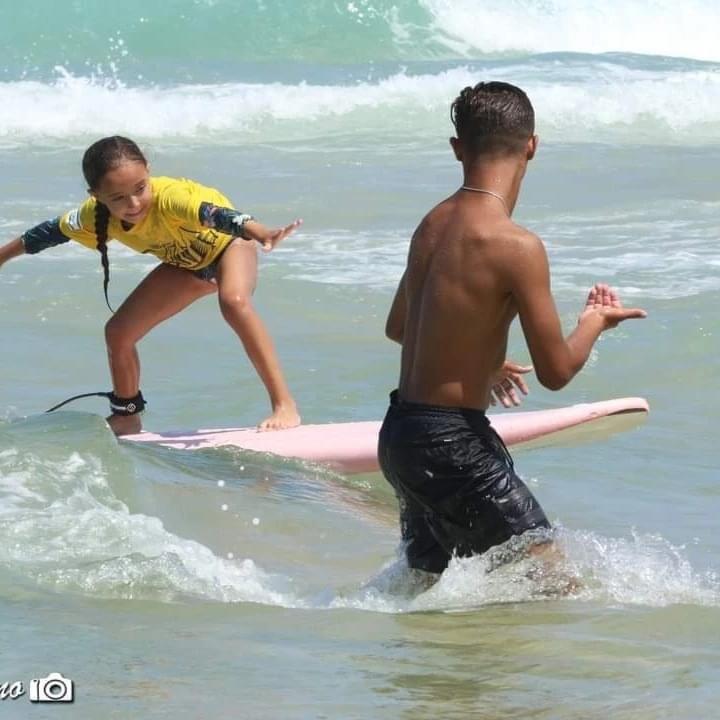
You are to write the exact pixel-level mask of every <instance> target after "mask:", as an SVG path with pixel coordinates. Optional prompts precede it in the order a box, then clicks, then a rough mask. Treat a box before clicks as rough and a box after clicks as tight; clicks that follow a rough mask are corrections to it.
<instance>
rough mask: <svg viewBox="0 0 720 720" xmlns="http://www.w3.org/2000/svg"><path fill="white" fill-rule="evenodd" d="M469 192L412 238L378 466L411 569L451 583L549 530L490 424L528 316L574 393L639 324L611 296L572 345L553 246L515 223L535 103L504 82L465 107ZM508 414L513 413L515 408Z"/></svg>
mask: <svg viewBox="0 0 720 720" xmlns="http://www.w3.org/2000/svg"><path fill="white" fill-rule="evenodd" d="M451 115H452V120H453V123H454V125H455V129H456V133H457V137H453V138H451V139H450V144H451V145H452V148H453V151H454V152H455V156H456V158H457V159H458V160H459V161H460V162H461V163H462V166H463V184H462V187H461V188H459V189H458V190H457V191H456V192H455V193H454V194H453V195H451V196H450V197H449V198H447V199H446V200H444V201H442V202H441V203H440V204H439V205H437V206H436V207H435V208H433V209H432V210H431V211H430V212H429V213H428V214H427V215H426V216H425V217H424V218H423V220H422V221H421V223H420V225H419V226H418V228H417V229H416V231H415V234H414V235H413V238H412V242H411V245H410V252H409V256H408V262H407V267H406V270H405V273H404V274H403V277H402V279H401V280H400V284H399V287H398V289H397V293H396V295H395V299H394V301H393V304H392V308H391V310H390V314H389V316H388V320H387V327H386V333H387V336H388V337H389V338H390V339H392V340H395V341H396V342H398V343H400V344H401V345H402V359H401V370H400V382H399V386H398V389H397V390H396V391H394V392H393V393H392V394H391V402H390V407H389V409H388V412H387V415H386V417H385V420H384V422H383V426H382V429H381V431H380V440H379V449H378V454H379V460H380V465H381V467H382V470H383V473H384V475H385V477H386V478H387V480H388V481H389V482H390V483H391V484H392V485H393V487H394V489H395V491H396V493H397V495H398V499H399V501H400V522H401V530H402V537H403V540H404V541H405V547H406V554H407V559H408V564H409V566H410V567H411V568H416V569H420V570H424V571H427V572H432V573H441V572H442V571H443V570H444V569H445V568H446V567H447V564H448V562H449V560H450V558H451V556H452V555H458V556H461V557H462V556H469V555H474V554H479V553H483V552H485V551H486V550H488V549H489V548H491V547H493V546H495V545H499V544H501V543H503V542H505V541H507V540H509V539H510V538H511V537H512V536H513V535H522V534H523V533H525V532H526V531H528V530H533V529H538V531H539V532H538V533H533V534H532V535H531V536H530V537H534V536H536V535H537V537H538V540H537V543H538V544H543V543H547V542H548V541H549V538H550V530H549V529H550V524H549V522H548V520H547V518H546V516H545V513H544V512H543V510H542V508H541V507H540V505H539V503H538V502H537V500H536V499H535V498H534V497H533V495H532V493H531V492H530V491H529V490H528V489H527V487H526V486H525V485H524V483H523V482H522V480H520V478H519V477H518V476H517V475H516V474H515V471H514V469H513V462H512V459H511V457H510V455H509V453H508V451H507V449H506V448H505V446H504V444H503V443H502V440H500V438H499V437H498V435H497V434H496V433H495V431H494V430H493V429H492V427H491V426H490V424H489V422H488V419H487V417H486V415H485V411H486V409H487V407H488V405H489V403H490V402H491V395H492V394H493V392H495V394H497V391H498V390H499V391H500V392H501V393H505V396H506V397H507V395H508V393H512V392H513V388H512V383H513V382H515V383H516V384H518V375H517V366H512V365H511V364H510V363H508V362H506V358H505V353H506V350H507V341H508V331H509V328H510V325H511V323H512V321H513V320H514V318H515V316H519V318H520V323H521V325H522V330H523V333H524V335H525V340H526V342H527V345H528V348H529V351H530V356H531V358H532V362H533V365H534V368H535V372H536V374H537V377H538V379H539V380H540V382H541V383H542V384H543V385H544V386H545V387H547V388H549V389H551V390H559V389H560V388H562V387H564V386H565V385H567V383H568V382H570V380H571V379H572V378H573V377H574V376H575V374H576V373H577V372H578V371H579V370H580V369H581V368H582V367H583V365H584V364H585V361H586V360H587V358H588V355H589V354H590V350H591V349H592V346H593V344H594V343H595V341H596V340H597V338H598V337H599V336H600V334H601V333H602V332H603V331H605V330H608V329H610V328H614V327H616V326H617V325H618V323H620V322H622V321H623V320H627V319H630V318H642V317H645V312H644V311H643V310H640V309H628V308H624V307H623V306H622V304H621V303H620V299H619V298H618V296H617V294H616V293H615V292H614V291H613V290H611V289H610V288H609V287H608V286H607V285H602V284H597V285H595V286H594V287H593V288H592V289H591V290H590V292H589V295H588V298H587V302H586V304H585V307H584V308H583V309H582V312H581V313H580V317H579V319H578V323H577V326H576V327H575V329H574V330H573V331H572V332H571V333H570V334H569V335H568V336H567V337H564V336H563V333H562V328H561V325H560V319H559V317H558V313H557V309H556V307H555V303H554V300H553V297H552V294H551V292H550V274H549V269H548V260H547V256H546V253H545V248H544V246H543V243H542V241H541V240H540V238H538V237H537V236H536V235H534V234H533V233H531V232H529V231H528V230H526V229H525V228H522V227H520V226H519V225H516V224H515V223H514V222H513V221H512V220H511V217H510V216H511V214H512V211H513V209H514V207H515V203H516V202H517V198H518V193H519V191H520V186H521V184H522V180H523V177H524V175H525V170H526V168H527V164H528V162H529V161H530V160H531V159H532V158H533V156H534V155H535V152H536V150H537V146H538V138H537V136H536V135H535V122H534V111H533V108H532V105H531V104H530V101H529V100H528V98H527V96H526V95H525V93H524V92H523V91H522V90H520V89H519V88H517V87H514V86H513V85H509V84H507V83H501V82H488V83H479V84H478V85H476V86H475V87H466V88H465V89H464V90H463V91H462V92H461V93H460V95H459V97H458V98H457V99H456V100H455V101H454V102H453V104H452V111H451ZM503 404H506V403H503Z"/></svg>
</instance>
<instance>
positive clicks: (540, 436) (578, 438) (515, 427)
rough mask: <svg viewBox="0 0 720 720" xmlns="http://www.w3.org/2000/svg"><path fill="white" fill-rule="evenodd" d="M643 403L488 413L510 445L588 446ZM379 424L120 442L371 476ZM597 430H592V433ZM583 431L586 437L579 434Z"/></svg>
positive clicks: (639, 412) (627, 422)
mask: <svg viewBox="0 0 720 720" xmlns="http://www.w3.org/2000/svg"><path fill="white" fill-rule="evenodd" d="M649 409H650V408H649V405H648V402H647V400H645V399H644V398H638V397H628V398H616V399H613V400H603V401H600V402H592V403H582V404H578V405H569V406H567V407H561V408H553V409H550V410H530V411H522V412H517V411H507V412H505V413H502V414H498V413H490V414H489V415H488V417H489V418H490V422H491V424H492V426H493V427H494V428H495V430H496V431H497V432H498V433H499V435H500V436H501V437H502V439H503V441H504V442H505V444H506V445H508V446H514V447H542V446H547V445H553V444H558V441H560V443H562V442H568V441H569V442H570V443H576V442H586V441H587V440H588V439H593V438H592V433H588V432H587V430H588V428H590V426H597V430H598V431H599V435H600V436H607V435H608V434H613V433H614V432H618V431H621V430H627V429H630V428H631V427H635V426H637V425H639V424H640V423H641V422H643V421H644V419H645V418H646V416H647V414H648V412H649ZM380 424H381V423H380V422H379V421H375V420H373V421H366V422H348V423H327V424H321V425H300V426H299V427H296V428H291V429H288V430H276V431H268V432H259V431H258V430H257V429H256V428H208V429H199V430H190V431H170V432H161V433H153V432H142V433H138V434H137V435H125V436H124V437H122V438H121V439H122V440H124V441H130V442H138V443H155V444H157V445H162V446H164V447H170V448H177V449H180V450H202V449H206V448H220V447H234V448H238V449H240V450H252V451H254V452H263V453H271V454H273V455H279V456H281V457H286V458H296V459H300V460H307V461H310V462H314V463H320V464H322V465H328V466H329V467H331V468H333V469H335V470H338V471H340V472H343V473H347V474H355V473H365V472H375V471H377V470H378V469H379V467H378V461H377V439H378V432H379V430H380ZM593 429H595V428H593ZM581 431H585V432H581Z"/></svg>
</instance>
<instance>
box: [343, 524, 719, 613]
mask: <svg viewBox="0 0 720 720" xmlns="http://www.w3.org/2000/svg"><path fill="white" fill-rule="evenodd" d="M516 544H517V539H512V540H511V541H509V542H508V543H506V545H505V546H504V547H500V548H494V549H493V550H491V551H490V552H488V553H486V554H485V555H483V556H478V557H471V558H454V559H453V560H452V561H451V562H450V565H449V566H448V569H447V570H446V571H445V572H444V573H443V574H442V575H441V576H440V579H439V580H438V581H437V582H436V583H434V584H432V582H431V579H430V578H429V577H428V576H427V575H426V574H424V573H418V572H417V571H410V570H408V568H407V565H406V563H405V561H404V559H402V558H399V559H397V560H396V561H395V562H393V563H391V564H390V565H388V566H387V567H386V568H384V569H383V570H382V571H381V572H380V573H379V574H378V575H377V576H376V577H375V578H373V579H372V580H370V582H368V584H367V585H366V586H365V587H364V588H362V589H361V590H359V591H358V592H356V593H354V594H349V595H346V596H339V597H337V598H335V599H334V600H333V601H332V603H331V606H332V607H351V608H356V609H364V610H372V611H376V612H387V613H398V612H427V611H443V612H453V611H467V610H472V609H476V608H479V607H483V606H487V605H494V604H498V603H517V602H538V601H547V600H548V599H562V600H564V601H567V602H571V601H572V602H577V601H585V602H597V603H602V604H605V605H617V604H621V605H638V606H647V607H666V606H669V605H676V604H689V605H700V606H711V607H717V606H720V577H718V575H717V573H715V572H714V571H707V572H704V573H700V572H697V571H696V570H694V569H693V567H692V565H691V563H690V561H689V560H688V558H687V556H686V554H685V551H684V549H683V548H679V547H676V546H674V545H672V544H671V543H670V542H668V541H667V540H665V539H664V538H662V537H661V536H659V535H641V534H638V533H636V532H633V533H632V535H631V537H629V538H606V537H603V536H601V535H599V534H597V533H592V532H588V531H568V530H566V529H563V528H558V534H557V544H558V547H559V549H560V551H561V557H560V559H558V560H557V561H556V562H553V563H546V562H544V561H542V560H539V559H537V558H528V557H520V559H518V560H516V561H515V562H511V563H508V564H503V565H499V566H498V564H497V563H498V559H499V556H500V555H508V556H515V557H517V555H518V552H517V551H518V548H517V547H513V546H514V545H516Z"/></svg>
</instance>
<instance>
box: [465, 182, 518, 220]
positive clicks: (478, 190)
mask: <svg viewBox="0 0 720 720" xmlns="http://www.w3.org/2000/svg"><path fill="white" fill-rule="evenodd" d="M460 189H461V190H469V191H470V192H476V193H482V194H483V195H490V196H491V197H494V198H497V199H498V200H499V201H500V202H501V203H502V204H503V207H504V208H505V212H506V213H507V214H508V217H510V210H509V209H508V206H507V203H506V202H505V198H504V197H503V196H502V195H500V194H499V193H496V192H494V191H493V190H486V189H485V188H476V187H472V186H471V185H463V186H462V187H461V188H460Z"/></svg>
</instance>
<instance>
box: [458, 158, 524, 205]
mask: <svg viewBox="0 0 720 720" xmlns="http://www.w3.org/2000/svg"><path fill="white" fill-rule="evenodd" d="M526 167H527V163H526V162H523V163H521V162H519V161H518V159H517V158H514V157H510V158H507V159H499V160H492V161H487V160H485V161H476V162H475V163H473V164H465V163H463V185H466V186H469V187H472V188H476V189H482V190H487V191H489V192H490V193H494V194H497V195H500V196H501V197H502V198H503V200H504V201H505V204H506V206H507V209H508V211H509V212H510V213H512V211H513V209H514V207H515V203H516V202H517V199H518V195H519V193H520V185H521V184H522V180H523V177H524V176H525V168H526Z"/></svg>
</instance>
